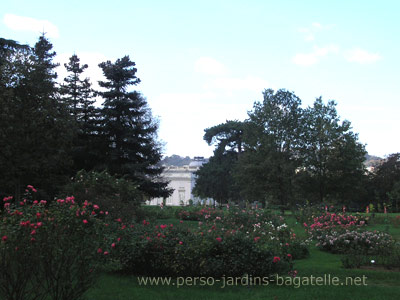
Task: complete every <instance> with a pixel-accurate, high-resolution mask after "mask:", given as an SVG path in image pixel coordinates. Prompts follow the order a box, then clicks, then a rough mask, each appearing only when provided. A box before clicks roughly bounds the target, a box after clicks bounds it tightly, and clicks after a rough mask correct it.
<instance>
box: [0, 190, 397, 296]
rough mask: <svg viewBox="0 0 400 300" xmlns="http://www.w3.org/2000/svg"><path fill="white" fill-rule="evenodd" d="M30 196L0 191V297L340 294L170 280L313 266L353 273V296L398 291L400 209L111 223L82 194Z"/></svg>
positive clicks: (165, 216) (216, 211)
mask: <svg viewBox="0 0 400 300" xmlns="http://www.w3.org/2000/svg"><path fill="white" fill-rule="evenodd" d="M35 195H36V189H35V188H34V187H32V186H28V187H27V193H26V198H24V199H23V200H22V201H20V203H15V201H13V199H12V197H5V198H4V199H3V204H2V210H1V223H0V236H1V242H0V268H1V273H0V274H1V275H0V291H1V294H2V296H3V297H4V299H80V298H81V297H86V298H87V299H136V298H137V299H140V298H142V297H146V299H147V298H151V297H153V298H154V299H157V298H160V297H161V295H164V296H165V295H169V297H174V298H182V299H183V298H184V297H187V295H188V294H190V295H191V296H190V297H191V298H190V299H201V297H203V296H202V295H203V292H204V291H205V290H206V291H207V293H209V295H210V298H214V297H215V298H216V297H222V298H223V297H229V298H233V299H243V298H246V299H258V298H260V297H265V298H266V299H269V298H271V296H275V297H277V298H278V299H279V298H280V297H285V295H286V296H287V295H289V294H290V295H292V296H291V297H293V298H296V297H299V298H301V297H302V296H304V293H307V294H309V295H310V297H311V296H312V297H314V298H315V299H316V298H318V295H320V294H325V295H326V299H330V297H331V298H332V299H333V298H334V297H336V296H337V295H347V292H348V290H349V286H323V285H321V286H317V285H311V282H308V283H307V282H303V284H304V285H305V286H302V287H299V286H297V287H296V286H293V285H292V286H289V285H284V286H283V285H282V284H279V282H275V283H268V284H265V282H264V284H261V285H260V284H259V285H256V284H254V285H252V284H251V282H247V285H244V286H241V285H240V284H239V285H238V286H230V287H224V289H227V290H224V291H223V293H222V287H221V283H215V281H213V285H212V286H209V285H207V284H205V283H204V282H203V284H199V285H198V286H181V287H179V289H178V288H177V287H176V286H175V283H176V280H177V279H178V278H196V277H197V278H213V280H218V279H221V278H228V277H234V278H238V277H242V278H243V277H244V276H247V277H250V278H258V277H262V278H267V277H268V278H274V276H281V277H282V278H285V280H288V278H296V277H300V278H302V277H307V276H310V275H312V274H313V275H314V276H317V275H322V274H330V276H337V277H343V278H344V277H345V276H346V277H351V276H353V277H357V276H361V274H362V275H364V276H365V277H366V278H367V281H366V285H365V286H359V287H353V289H354V291H353V292H352V293H354V294H357V295H360V296H362V295H377V296H378V295H380V297H382V299H389V298H388V297H389V295H394V294H396V293H398V287H396V286H395V283H396V281H398V280H399V276H400V275H399V273H398V271H399V270H400V245H399V242H398V240H399V237H400V228H399V226H400V217H399V215H396V214H374V215H372V214H367V213H344V212H342V211H339V212H335V208H334V207H329V208H328V207H325V208H324V207H323V206H322V207H318V206H316V207H303V208H300V209H297V210H293V211H290V212H287V213H286V215H284V216H282V215H280V212H278V211H274V210H266V209H259V208H243V209H239V208H237V207H229V205H228V206H227V207H224V208H223V209H220V208H213V207H206V206H192V207H178V208H172V207H163V208H162V207H142V208H141V209H140V210H141V213H140V214H141V215H140V216H139V214H137V215H136V219H135V218H131V219H121V218H119V217H118V216H117V215H116V214H115V212H113V213H109V212H108V211H104V210H103V209H102V207H101V206H99V205H97V204H96V203H92V202H90V201H88V200H84V201H78V200H76V199H75V198H74V197H73V196H69V197H66V198H65V199H58V200H57V201H55V202H54V203H51V204H48V203H47V202H46V201H44V200H40V199H36V198H35ZM138 218H140V219H138ZM161 277H163V278H172V281H171V282H170V283H169V284H168V285H162V284H160V283H159V284H158V285H156V284H154V285H152V284H149V283H147V284H143V283H139V281H138V279H139V278H141V279H143V278H161ZM299 280H300V279H299ZM303 281H304V279H303ZM217 282H218V281H217ZM307 284H309V285H308V286H307ZM178 291H179V294H177V293H178ZM113 295H114V296H113ZM135 295H137V296H135ZM157 295H158V296H157ZM228 295H229V296H228ZM296 295H297V296H296ZM329 295H331V296H329ZM268 297H269V298H268ZM385 297H386V298H385ZM226 299H228V298H226ZM271 299H273V297H272V298H271Z"/></svg>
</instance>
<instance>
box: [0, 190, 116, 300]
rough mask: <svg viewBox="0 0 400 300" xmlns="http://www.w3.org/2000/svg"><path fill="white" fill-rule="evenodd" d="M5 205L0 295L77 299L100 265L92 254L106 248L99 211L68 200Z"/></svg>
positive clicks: (100, 259) (100, 260) (1, 229)
mask: <svg viewBox="0 0 400 300" xmlns="http://www.w3.org/2000/svg"><path fill="white" fill-rule="evenodd" d="M28 188H29V187H28ZM32 190H33V191H34V189H33V188H32ZM8 201H11V200H7V201H6V205H5V209H4V210H3V211H2V212H1V215H0V216H1V223H0V236H2V240H1V242H0V269H1V272H0V294H1V295H2V296H4V297H5V298H6V299H13V300H17V299H19V300H25V299H44V297H46V296H49V297H50V298H51V299H59V300H66V299H81V297H82V296H83V294H84V293H85V292H86V291H87V290H88V289H89V288H90V287H91V286H92V285H93V283H94V281H95V279H96V278H97V275H98V271H99V270H100V268H101V266H102V265H103V264H104V262H105V260H104V257H105V256H104V255H103V252H101V253H99V252H98V249H99V248H103V249H105V248H106V246H105V245H107V239H105V237H107V236H109V235H106V234H105V229H106V228H107V227H106V226H104V222H103V221H102V220H101V219H99V218H98V217H97V214H98V212H99V208H98V207H97V206H96V205H92V204H91V203H88V202H87V201H86V202H85V203H83V204H82V205H77V204H76V203H75V201H74V198H73V197H67V198H66V199H59V200H57V202H56V203H52V204H50V205H47V204H46V201H40V202H38V201H36V200H35V201H33V202H32V205H29V204H28V202H29V200H28V201H27V200H24V201H22V202H21V203H20V204H19V205H15V204H10V202H8ZM7 203H8V204H7ZM110 244H111V243H110Z"/></svg>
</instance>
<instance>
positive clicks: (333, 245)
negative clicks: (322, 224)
mask: <svg viewBox="0 0 400 300" xmlns="http://www.w3.org/2000/svg"><path fill="white" fill-rule="evenodd" d="M317 240H318V243H317V244H316V246H317V247H319V248H320V249H321V250H324V251H328V252H331V253H341V254H344V253H354V252H356V253H358V254H359V255H361V254H365V255H369V254H385V253H390V251H391V249H392V246H393V243H394V240H393V238H392V237H391V235H389V234H387V233H383V232H378V231H374V232H371V231H357V230H353V231H348V230H347V231H346V232H344V233H341V232H336V231H333V232H332V233H325V234H321V235H319V236H318V237H317Z"/></svg>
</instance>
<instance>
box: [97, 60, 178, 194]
mask: <svg viewBox="0 0 400 300" xmlns="http://www.w3.org/2000/svg"><path fill="white" fill-rule="evenodd" d="M99 67H100V68H101V69H102V70H103V73H104V76H105V77H106V81H100V82H99V85H100V87H102V88H104V89H105V91H104V92H99V95H100V96H102V97H103V99H104V103H103V110H102V118H103V131H102V134H103V136H104V138H105V140H106V141H107V147H106V148H105V149H104V154H105V157H104V161H106V164H107V168H108V170H109V172H110V173H111V174H112V175H119V176H124V177H125V178H128V179H130V180H132V181H134V182H135V183H137V184H138V187H139V189H140V190H141V191H143V192H144V193H145V194H146V195H147V196H149V197H166V196H168V195H169V193H170V191H169V190H168V189H167V188H166V186H167V183H166V182H163V181H162V180H161V179H160V178H159V177H160V175H161V172H162V170H163V168H162V167H159V166H157V163H158V162H159V161H160V160H161V146H160V143H159V142H158V141H157V130H158V123H157V122H156V121H155V120H154V118H153V116H152V113H151V110H150V108H149V107H148V105H147V101H146V99H145V98H144V97H143V96H142V95H141V94H140V93H139V92H137V91H132V90H131V88H132V86H135V85H137V84H139V83H140V79H139V78H137V76H136V72H137V69H136V68H135V63H134V62H133V61H131V60H130V58H129V56H124V57H123V58H121V59H117V60H116V61H115V63H112V62H111V61H107V62H103V63H101V64H99Z"/></svg>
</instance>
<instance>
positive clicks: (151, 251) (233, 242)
mask: <svg viewBox="0 0 400 300" xmlns="http://www.w3.org/2000/svg"><path fill="white" fill-rule="evenodd" d="M124 234H126V235H128V236H130V237H132V238H130V239H129V238H126V239H125V238H121V243H120V244H119V246H118V248H117V249H116V252H115V253H114V254H117V255H118V256H119V257H120V259H121V265H122V266H123V269H124V271H125V272H129V273H132V274H136V275H139V274H140V275H153V276H213V277H221V276H223V275H226V276H241V275H244V274H249V275H257V276H268V275H271V274H275V273H281V272H284V271H288V270H290V268H291V259H292V258H291V257H289V256H287V255H285V256H283V253H284V252H283V251H282V250H276V249H274V248H273V247H271V246H270V247H268V246H267V245H264V244H262V243H258V242H257V241H255V240H254V239H253V238H252V237H250V236H249V235H247V234H246V233H244V232H240V231H234V232H232V231H225V232H223V231H221V230H217V229H212V230H211V231H208V230H207V231H204V232H203V231H201V230H198V231H189V230H187V229H186V228H184V227H180V226H171V225H160V226H158V225H157V226H152V225H150V224H149V223H147V221H145V222H143V223H142V224H140V225H139V224H138V225H135V226H134V227H129V230H127V231H126V232H124ZM274 257H279V261H278V260H276V259H275V262H274ZM280 258H282V259H280Z"/></svg>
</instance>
